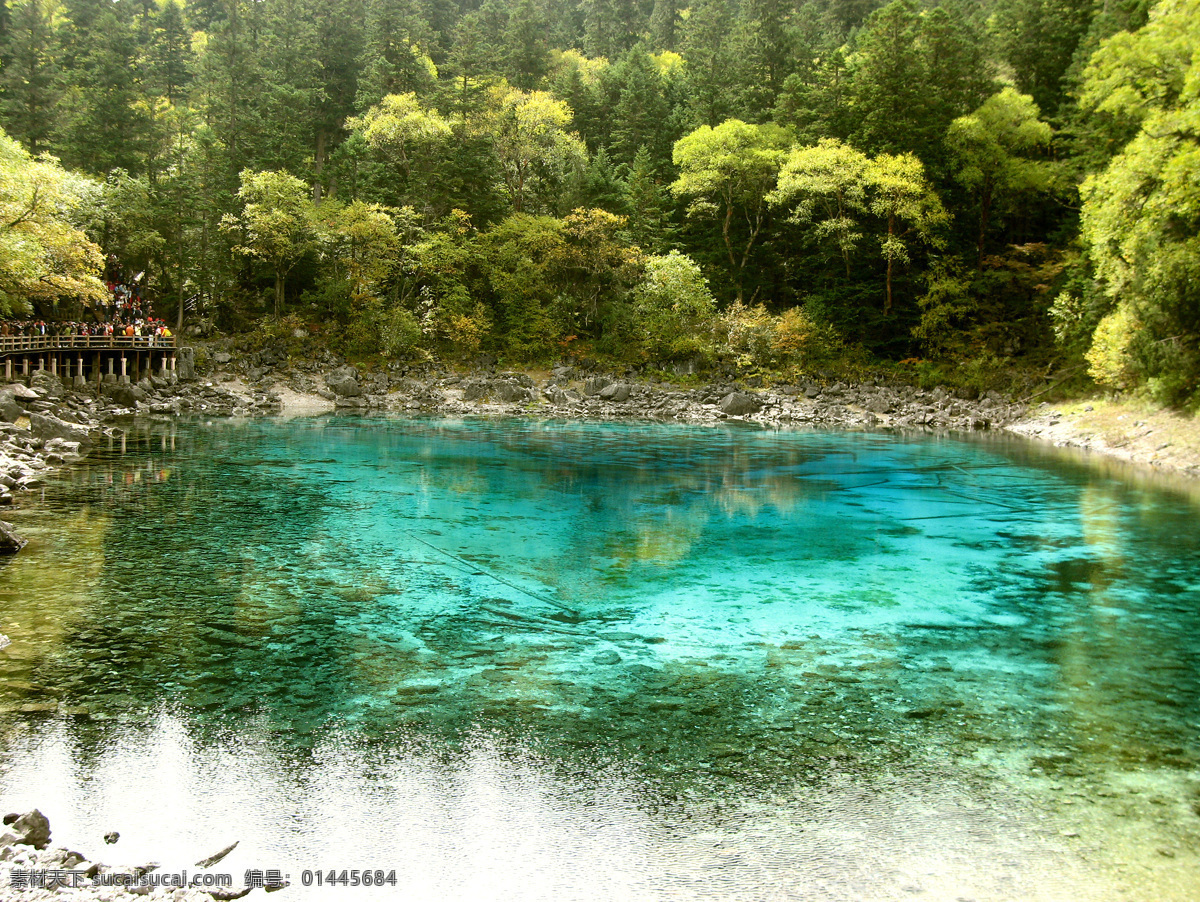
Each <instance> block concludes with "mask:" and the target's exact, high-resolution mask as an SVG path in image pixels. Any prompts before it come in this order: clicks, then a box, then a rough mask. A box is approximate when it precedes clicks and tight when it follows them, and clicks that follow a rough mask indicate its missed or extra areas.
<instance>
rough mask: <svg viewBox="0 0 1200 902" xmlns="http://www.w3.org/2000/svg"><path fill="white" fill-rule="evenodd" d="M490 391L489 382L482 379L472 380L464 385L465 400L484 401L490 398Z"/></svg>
mask: <svg viewBox="0 0 1200 902" xmlns="http://www.w3.org/2000/svg"><path fill="white" fill-rule="evenodd" d="M490 390H491V388H490V386H489V385H488V384H487V382H485V381H483V380H482V379H472V380H471V381H470V382H464V383H463V390H462V391H463V400H464V401H482V400H483V399H484V398H486V397H487V396H488V393H489V391H490Z"/></svg>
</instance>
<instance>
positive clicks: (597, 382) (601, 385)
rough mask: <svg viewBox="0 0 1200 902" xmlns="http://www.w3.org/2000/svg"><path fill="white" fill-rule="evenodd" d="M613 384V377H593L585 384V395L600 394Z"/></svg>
mask: <svg viewBox="0 0 1200 902" xmlns="http://www.w3.org/2000/svg"><path fill="white" fill-rule="evenodd" d="M612 384H613V379H612V377H611V376H592V378H590V379H588V381H587V382H585V383H583V393H584V394H585V395H595V394H599V393H600V391H602V390H603V389H605V388H607V387H608V386H610V385H612Z"/></svg>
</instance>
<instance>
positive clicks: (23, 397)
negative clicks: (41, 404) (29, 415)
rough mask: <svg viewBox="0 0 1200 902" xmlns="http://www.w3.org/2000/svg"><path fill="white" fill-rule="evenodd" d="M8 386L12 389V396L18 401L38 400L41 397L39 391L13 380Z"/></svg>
mask: <svg viewBox="0 0 1200 902" xmlns="http://www.w3.org/2000/svg"><path fill="white" fill-rule="evenodd" d="M8 388H9V390H11V391H12V393H13V397H14V398H16V399H17V400H18V401H39V400H41V397H42V394H41V392H37V391H34V390H33V389H32V388H26V387H25V386H24V385H22V384H21V383H20V382H14V383H13V384H12V385H10V386H9V387H8Z"/></svg>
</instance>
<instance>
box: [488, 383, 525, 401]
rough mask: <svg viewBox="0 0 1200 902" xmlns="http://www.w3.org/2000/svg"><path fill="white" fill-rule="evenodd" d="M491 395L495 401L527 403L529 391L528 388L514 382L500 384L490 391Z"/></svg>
mask: <svg viewBox="0 0 1200 902" xmlns="http://www.w3.org/2000/svg"><path fill="white" fill-rule="evenodd" d="M492 395H493V396H494V397H495V398H496V400H497V401H504V402H507V403H510V404H512V403H516V402H519V401H528V400H529V398H530V391H529V389H528V388H525V387H524V386H523V385H517V384H516V383H515V382H501V383H499V384H497V385H496V387H495V388H494V389H492Z"/></svg>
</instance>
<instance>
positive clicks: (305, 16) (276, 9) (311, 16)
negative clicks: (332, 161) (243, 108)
mask: <svg viewBox="0 0 1200 902" xmlns="http://www.w3.org/2000/svg"><path fill="white" fill-rule="evenodd" d="M323 3H324V0H272V2H271V3H270V5H269V7H268V8H267V10H266V14H265V21H264V25H265V30H264V31H263V34H262V37H261V40H260V42H259V52H258V58H257V60H256V63H257V68H258V70H259V73H260V77H261V79H262V89H261V92H260V94H259V96H258V98H257V105H258V108H259V111H260V112H259V116H260V122H261V127H262V134H263V136H264V140H263V143H262V146H261V147H260V148H259V149H258V150H257V152H256V153H255V155H254V162H255V164H256V165H258V166H264V167H267V168H270V169H284V170H287V171H288V172H292V173H301V172H303V171H304V170H305V169H306V168H307V165H306V164H307V161H308V160H310V159H311V158H312V155H313V150H314V145H315V138H314V128H313V126H314V123H315V122H316V121H317V119H318V113H319V110H320V108H321V106H322V103H323V101H324V99H325V98H324V95H323V91H322V86H321V82H320V49H319V47H318V43H317V40H318V33H317V27H316V12H317V8H318V7H320V6H321V5H322V4H323Z"/></svg>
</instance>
